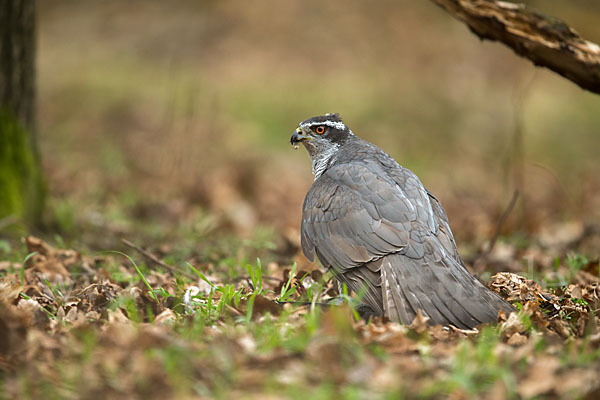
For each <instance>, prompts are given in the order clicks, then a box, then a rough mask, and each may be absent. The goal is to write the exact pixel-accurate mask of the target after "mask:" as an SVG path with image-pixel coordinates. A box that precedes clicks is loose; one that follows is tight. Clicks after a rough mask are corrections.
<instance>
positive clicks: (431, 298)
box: [381, 254, 514, 328]
mask: <svg viewBox="0 0 600 400" xmlns="http://www.w3.org/2000/svg"><path fill="white" fill-rule="evenodd" d="M381 274H382V275H381V276H382V279H381V285H382V287H381V291H382V294H383V299H382V300H383V310H384V315H386V316H387V317H388V318H390V319H391V320H395V321H399V322H401V323H403V324H409V323H411V322H412V319H413V318H414V316H415V315H416V312H417V310H418V309H420V310H421V312H422V313H423V314H425V315H426V316H428V317H429V318H430V320H431V322H432V323H435V324H442V325H454V326H456V327H459V328H472V327H475V326H477V325H479V324H482V323H486V322H495V321H496V318H497V314H498V311H499V310H503V311H505V312H511V311H513V310H514V309H513V308H512V306H511V305H510V304H508V303H507V302H506V301H504V300H503V299H501V298H500V297H499V296H497V295H496V294H495V293H493V292H492V291H490V290H489V289H487V288H486V287H485V286H484V285H483V284H482V283H481V282H479V281H478V280H477V278H475V277H474V276H473V275H471V274H470V273H469V272H468V271H467V270H466V269H465V268H464V267H463V266H462V265H460V264H459V263H458V262H456V261H455V260H454V259H451V258H448V259H445V260H442V263H440V264H434V265H431V264H430V263H423V262H422V260H415V259H412V258H409V257H407V256H404V255H401V254H393V255H389V256H387V257H385V260H384V262H383V264H382V268H381Z"/></svg>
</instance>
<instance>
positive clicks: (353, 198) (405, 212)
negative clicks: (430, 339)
mask: <svg viewBox="0 0 600 400" xmlns="http://www.w3.org/2000/svg"><path fill="white" fill-rule="evenodd" d="M291 143H292V145H294V147H297V146H298V144H299V143H302V144H303V145H304V147H305V148H306V150H307V151H308V154H309V155H310V158H311V160H312V171H313V174H314V177H315V180H314V183H313V185H312V187H311V188H310V190H309V191H308V193H307V194H306V198H305V200H304V205H303V209H302V228H301V239H302V251H303V252H304V254H305V255H306V257H307V258H308V259H310V260H311V261H313V260H314V256H315V254H316V255H317V257H318V258H319V260H320V261H321V263H322V264H323V266H324V267H325V268H327V269H332V270H333V272H334V276H335V277H336V279H337V280H338V281H339V282H341V283H345V284H346V285H347V286H348V288H349V289H350V290H352V291H353V292H355V293H359V294H360V295H362V302H363V303H364V304H363V307H362V311H363V313H364V314H366V315H378V316H385V317H387V318H389V319H390V320H392V321H399V322H401V323H403V324H410V323H411V322H412V320H413V319H414V318H415V316H416V314H417V311H418V310H421V312H422V314H423V315H425V316H427V317H429V318H430V321H431V322H432V323H437V324H442V325H450V324H452V325H454V326H456V327H458V328H472V327H475V326H477V325H479V324H481V323H485V322H495V321H496V320H497V315H498V311H499V310H503V311H505V312H506V313H507V314H508V313H510V312H512V311H514V309H513V308H512V306H511V305H510V304H509V303H507V302H506V301H504V300H503V299H501V298H500V297H499V296H497V295H496V294H495V293H494V292H492V291H491V290H489V289H488V288H486V287H485V286H484V285H483V284H482V283H481V282H480V281H479V280H478V279H477V278H476V277H474V276H473V275H471V274H470V273H469V272H468V271H467V269H466V267H465V265H464V263H463V262H462V260H461V258H460V256H459V255H458V252H457V249H456V244H455V242H454V237H453V236H452V232H451V231H450V226H449V225H448V218H447V217H446V213H445V212H444V209H443V208H442V205H441V204H440V202H439V201H438V200H437V199H436V198H435V197H434V196H433V195H432V194H431V193H430V192H429V191H428V190H427V189H425V187H424V186H423V184H421V181H420V180H419V178H417V176H416V175H415V174H414V173H412V172H411V171H409V170H408V169H406V168H404V167H402V166H400V165H399V164H398V163H397V162H396V161H395V160H394V159H393V158H392V157H390V156H389V155H388V154H386V153H385V152H384V151H383V150H381V149H380V148H378V147H377V146H375V145H373V144H371V143H369V142H366V141H365V140H362V139H360V138H359V137H357V136H356V135H354V133H352V131H351V130H350V129H348V127H347V126H346V125H345V124H344V123H343V122H342V120H341V118H340V117H339V115H337V114H326V115H324V116H318V117H313V118H309V119H307V120H305V121H303V122H301V123H300V124H299V125H298V128H297V129H296V130H295V131H294V133H293V134H292V137H291ZM365 306H366V312H365Z"/></svg>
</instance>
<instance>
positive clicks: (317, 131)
mask: <svg viewBox="0 0 600 400" xmlns="http://www.w3.org/2000/svg"><path fill="white" fill-rule="evenodd" d="M315 132H316V133H318V134H319V135H322V134H323V133H325V127H324V126H322V125H321V126H317V127H316V128H315Z"/></svg>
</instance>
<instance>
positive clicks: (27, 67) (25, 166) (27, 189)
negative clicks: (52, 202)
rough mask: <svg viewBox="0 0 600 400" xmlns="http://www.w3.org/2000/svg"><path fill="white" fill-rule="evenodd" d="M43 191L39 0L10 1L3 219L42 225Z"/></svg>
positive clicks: (5, 10)
mask: <svg viewBox="0 0 600 400" xmlns="http://www.w3.org/2000/svg"><path fill="white" fill-rule="evenodd" d="M44 193H45V190H44V181H43V179H42V173H41V168H40V162H39V155H38V152H37V147H36V138H35V0H8V1H3V2H2V4H1V5H0V221H2V220H4V221H6V220H7V219H12V218H13V217H14V219H15V220H21V221H24V222H27V223H29V224H39V223H40V222H41V215H42V207H43V204H44ZM0 225H1V224H0ZM0 228H1V226H0Z"/></svg>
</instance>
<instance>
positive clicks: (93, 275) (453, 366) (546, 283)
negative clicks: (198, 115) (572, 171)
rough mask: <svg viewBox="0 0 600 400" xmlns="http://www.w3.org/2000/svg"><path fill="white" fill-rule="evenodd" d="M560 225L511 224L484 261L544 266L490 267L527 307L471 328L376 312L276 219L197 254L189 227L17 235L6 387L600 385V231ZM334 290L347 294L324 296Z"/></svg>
mask: <svg viewBox="0 0 600 400" xmlns="http://www.w3.org/2000/svg"><path fill="white" fill-rule="evenodd" d="M561 231H562V232H571V234H570V235H567V236H564V235H563V238H562V240H563V241H562V242H561V241H558V242H556V241H555V242H553V243H548V242H546V243H541V242H540V243H529V244H527V245H525V246H524V245H523V244H522V243H521V244H520V245H519V246H517V245H515V244H514V243H513V244H511V243H510V241H507V240H504V239H503V240H501V241H500V242H499V243H497V245H496V246H495V248H494V251H492V252H491V253H489V254H488V253H486V254H484V255H482V256H481V257H479V259H478V260H475V262H474V265H476V266H477V265H479V266H480V267H481V266H482V265H485V266H489V265H492V264H494V265H496V266H498V265H503V266H504V267H505V269H506V270H511V269H513V268H512V267H511V265H512V266H514V265H515V264H517V265H520V266H521V267H522V266H523V265H524V264H523V262H522V259H523V258H525V259H527V260H529V265H530V267H531V268H530V269H529V271H528V273H529V274H530V276H523V275H518V274H514V273H509V272H504V273H498V274H495V275H494V276H492V277H491V278H490V279H489V280H488V282H487V284H488V286H489V287H490V288H491V289H493V290H494V291H496V292H497V293H499V294H500V295H501V296H502V297H504V298H506V299H507V300H509V301H510V302H511V303H512V304H513V305H515V307H516V308H517V309H518V310H519V311H518V312H517V313H513V314H511V315H509V316H506V315H499V320H498V324H497V325H488V326H481V327H478V328H477V329H473V330H470V331H466V330H460V329H457V328H454V327H442V326H431V325H428V324H427V320H426V318H423V317H421V316H419V317H417V318H416V319H415V320H414V321H413V323H412V324H411V325H410V326H401V325H399V324H397V323H393V322H387V321H382V320H381V319H374V320H371V321H370V322H368V323H366V322H365V321H362V320H360V319H358V318H357V316H356V315H355V313H354V312H353V311H352V308H351V307H349V306H348V305H347V304H352V303H353V302H354V301H355V299H351V298H350V297H349V296H347V293H346V294H344V293H342V294H341V295H340V294H339V293H337V292H336V288H335V285H333V284H332V281H331V277H330V276H328V275H326V274H323V272H322V271H321V270H320V269H318V267H316V266H311V265H310V264H307V263H300V264H296V263H292V262H291V261H290V260H291V259H292V258H293V257H290V256H289V255H290V254H297V253H298V246H297V243H295V241H294V239H293V238H291V239H290V240H288V239H285V238H284V239H283V240H282V241H281V242H278V241H277V240H274V239H273V236H272V234H269V233H268V232H267V233H264V232H263V233H262V234H259V233H257V234H256V235H255V236H254V238H255V239H254V240H239V239H235V238H233V237H231V238H229V239H225V238H223V237H221V238H217V237H215V238H213V239H210V238H206V239H205V240H204V241H202V245H201V246H200V247H196V249H195V250H194V252H193V253H191V252H185V250H184V249H185V248H186V246H187V245H186V244H185V243H181V242H180V241H179V240H178V241H177V242H173V243H162V244H161V245H160V246H152V247H151V248H148V249H145V248H142V247H139V245H140V243H137V244H135V243H131V242H130V241H128V240H127V239H125V240H124V241H123V244H124V246H123V247H122V248H124V249H127V250H125V251H123V252H121V251H108V252H94V251H91V250H79V249H70V248H67V246H65V244H64V243H61V240H60V237H55V239H54V241H55V242H56V244H55V246H51V245H50V244H48V243H47V242H45V241H43V240H41V239H39V238H36V237H33V236H27V237H25V238H24V239H23V240H22V241H21V242H18V241H11V240H3V241H0V246H1V249H0V250H1V251H2V253H1V254H3V256H2V260H3V261H1V262H0V331H1V332H2V342H1V344H0V371H1V375H0V377H1V381H0V384H1V385H2V390H1V391H0V393H2V396H4V397H5V398H40V397H42V396H43V397H46V398H174V397H176V398H191V397H194V398H234V397H235V398H261V399H263V398H307V397H310V398H316V399H320V398H324V399H327V398H350V399H354V398H356V399H362V398H415V397H419V398H440V397H446V396H450V397H452V398H458V399H460V398H494V399H502V398H523V399H529V398H548V397H549V398H555V397H563V398H589V399H592V398H598V395H599V394H600V377H599V375H598V370H599V368H600V329H599V328H600V325H599V322H598V318H597V317H596V313H597V311H598V309H599V307H600V284H599V282H600V279H599V277H600V272H599V269H598V268H599V264H598V259H594V260H588V259H586V258H585V257H584V256H582V255H581V254H579V253H577V252H576V248H577V246H579V245H580V244H581V243H582V242H584V241H586V240H591V239H590V235H591V236H593V235H594V233H593V232H592V233H590V229H585V227H579V228H577V227H576V226H575V227H574V226H573V224H571V225H569V226H562V227H561ZM176 243H179V245H177V244H176ZM542 244H543V245H545V246H554V248H553V250H552V251H549V250H548V248H547V247H546V248H543V247H542ZM573 248H575V250H573ZM552 252H556V253H557V254H559V256H557V257H549V256H547V254H549V253H552ZM257 255H262V256H263V257H264V258H265V259H271V260H272V261H269V262H267V263H261V260H260V259H257V258H255V257H256V256H257ZM299 257H300V256H298V257H297V258H299ZM277 259H279V260H281V259H288V263H287V264H286V263H281V262H278V261H276V260H277ZM524 275H527V273H525V274H524ZM528 278H534V279H537V282H536V281H534V280H531V279H528ZM334 296H340V297H341V298H342V299H344V300H345V301H344V303H346V305H344V304H342V305H336V306H320V305H319V303H324V302H326V301H327V299H330V298H332V297H334ZM302 302H306V303H308V305H304V304H303V303H302ZM285 303H287V304H285Z"/></svg>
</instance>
